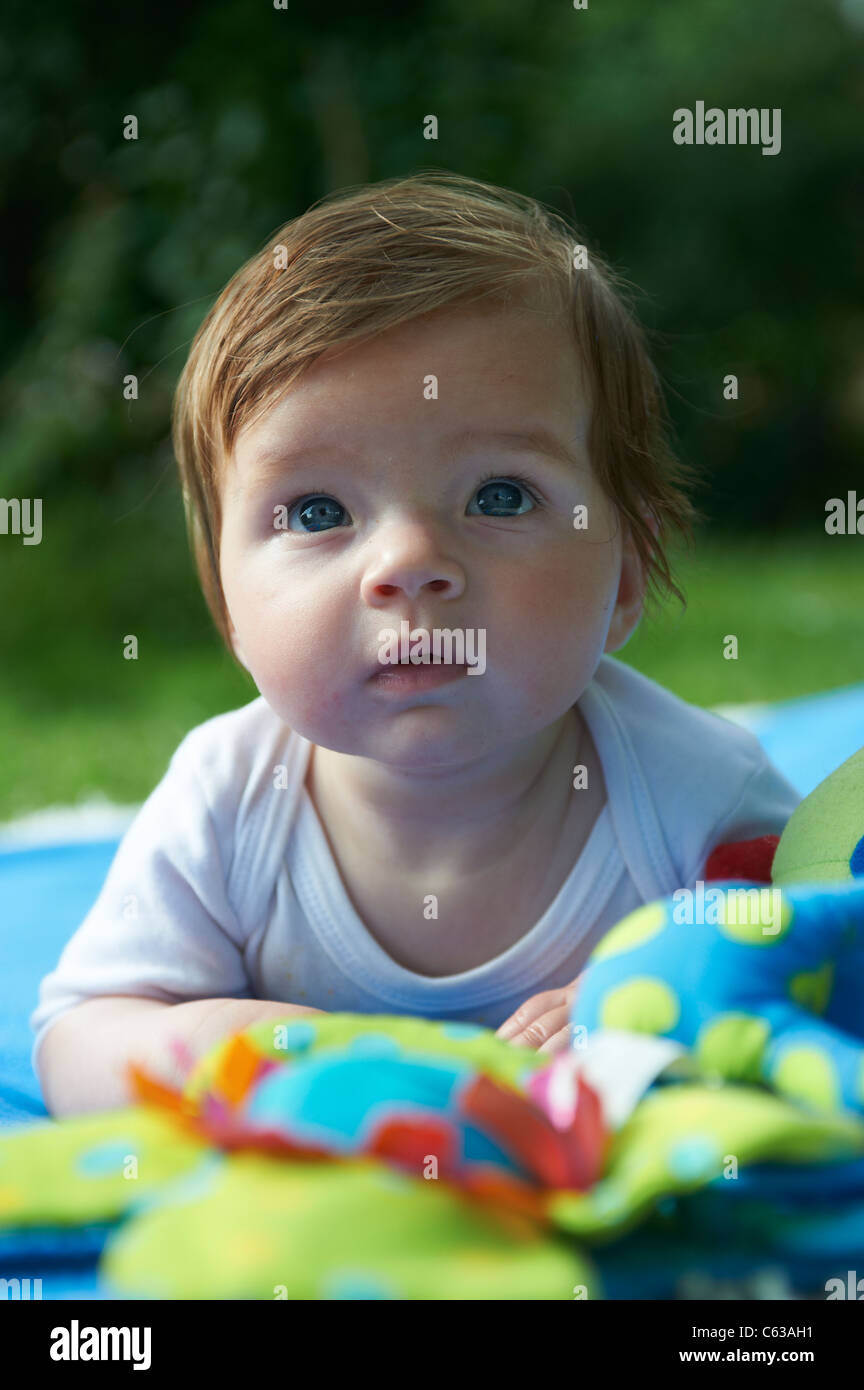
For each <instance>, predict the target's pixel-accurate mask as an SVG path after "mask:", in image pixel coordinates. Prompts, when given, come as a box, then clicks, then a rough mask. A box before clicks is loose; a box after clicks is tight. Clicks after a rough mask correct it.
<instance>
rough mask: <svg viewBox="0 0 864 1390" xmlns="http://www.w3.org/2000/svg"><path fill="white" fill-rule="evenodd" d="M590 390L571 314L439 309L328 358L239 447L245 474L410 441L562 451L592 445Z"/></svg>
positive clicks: (436, 446)
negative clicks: (589, 433)
mask: <svg viewBox="0 0 864 1390" xmlns="http://www.w3.org/2000/svg"><path fill="white" fill-rule="evenodd" d="M588 417H589V409H588V391H587V388H586V381H585V374H584V369H583V364H582V361H581V357H580V354H579V352H578V349H577V346H576V343H575V340H574V337H573V333H572V329H571V327H570V324H569V322H568V320H567V319H566V318H565V317H564V316H563V315H562V314H561V313H560V312H557V313H556V312H551V311H549V310H546V309H542V308H541V309H538V308H536V307H534V306H524V305H516V306H512V307H508V308H501V307H499V306H496V307H488V306H486V307H481V308H476V307H473V306H467V307H463V308H457V309H453V308H450V309H444V310H438V311H436V312H435V313H434V314H429V315H424V316H423V317H422V318H420V319H413V320H409V321H408V322H405V323H401V324H399V325H397V326H396V327H395V328H391V329H388V330H387V331H386V332H384V333H382V334H380V335H378V336H377V337H375V338H372V339H366V340H364V341H362V342H360V343H355V344H352V345H350V346H348V347H341V348H335V349H333V350H331V351H329V352H327V353H325V354H324V355H322V356H321V357H319V358H318V359H317V360H316V361H315V362H314V363H313V364H312V366H311V367H309V368H307V369H306V370H305V371H304V372H303V373H302V374H301V375H300V376H299V377H298V378H297V379H296V380H295V381H294V382H293V383H292V384H291V386H290V387H289V388H288V389H287V390H284V391H283V392H282V393H281V394H275V395H274V397H273V399H272V400H271V403H270V404H269V406H267V407H265V408H264V409H263V411H262V412H261V414H260V415H259V416H258V418H256V419H255V420H254V421H253V422H252V423H251V425H247V426H246V427H244V428H241V430H240V432H239V434H238V436H237V440H236V442H235V447H234V450H233V456H232V460H231V462H232V464H233V469H234V473H235V482H236V483H239V484H240V485H241V486H242V485H243V484H245V483H248V482H250V481H252V480H253V479H254V480H255V481H256V482H260V481H261V480H262V479H266V477H267V476H268V475H272V474H274V473H276V474H278V473H280V471H281V473H282V474H283V475H284V472H285V470H286V469H288V468H289V467H290V466H291V464H292V463H296V462H298V461H301V460H303V459H305V460H308V461H309V462H315V461H316V460H320V459H323V458H324V457H325V456H328V455H329V456H330V457H333V458H337V457H338V456H339V455H340V454H342V453H347V454H351V453H352V452H353V454H354V455H356V454H357V452H358V448H360V447H361V446H363V447H368V449H369V450H370V452H373V453H374V452H378V451H382V450H383V451H385V452H386V451H388V450H389V449H392V448H400V449H401V448H404V445H405V440H406V438H409V439H410V440H412V441H413V442H414V444H415V446H416V444H417V442H418V441H419V442H420V443H421V444H422V447H423V448H424V450H428V451H429V452H430V453H431V452H444V451H448V450H452V449H455V448H459V449H470V448H477V449H482V448H483V447H485V446H486V445H488V444H495V445H497V446H499V447H505V448H508V449H511V450H516V449H521V450H522V451H523V452H536V451H538V450H539V451H543V452H551V453H553V454H554V453H556V452H558V453H561V452H562V451H564V452H566V451H567V450H572V449H573V447H574V446H575V447H576V448H577V450H578V448H579V447H580V446H582V445H584V443H585V437H586V431H587V425H588Z"/></svg>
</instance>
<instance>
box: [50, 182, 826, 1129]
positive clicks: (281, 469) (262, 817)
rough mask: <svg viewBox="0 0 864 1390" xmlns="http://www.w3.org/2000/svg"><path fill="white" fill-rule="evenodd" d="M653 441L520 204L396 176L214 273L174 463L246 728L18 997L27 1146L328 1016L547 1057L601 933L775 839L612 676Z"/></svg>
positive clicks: (566, 255)
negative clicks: (473, 1037) (135, 1091)
mask: <svg viewBox="0 0 864 1390" xmlns="http://www.w3.org/2000/svg"><path fill="white" fill-rule="evenodd" d="M665 421H666V417H665V412H664V406H663V402H662V396H661V393H660V389H659V386H658V382H657V377H656V374H655V372H654V370H653V367H652V365H651V362H650V359H649V356H648V354H647V351H646V348H645V343H644V338H643V334H642V332H641V330H640V328H639V326H638V324H637V322H636V321H635V319H634V317H633V316H632V314H631V312H630V310H629V309H628V308H627V307H626V305H625V304H624V302H623V301H622V298H621V296H620V293H619V289H618V283H617V281H616V277H615V276H614V275H613V273H612V272H611V271H610V270H609V268H608V267H607V266H605V265H604V264H603V263H602V261H601V260H600V259H599V258H598V257H597V255H596V254H595V253H594V252H593V251H592V250H590V249H588V248H586V247H585V246H584V244H583V243H581V241H580V239H579V237H578V234H577V233H576V232H575V231H574V229H573V228H572V227H570V226H569V225H568V224H567V223H566V222H565V221H564V220H563V219H561V218H560V217H558V216H557V215H555V214H553V213H550V212H549V211H548V210H546V209H544V208H542V207H541V206H540V205H538V204H537V203H535V202H534V201H532V200H531V199H529V198H525V197H522V196H520V195H517V194H514V193H510V192H507V191H505V190H503V189H500V188H496V187H492V186H489V185H487V184H484V183H479V182H476V181H474V180H472V179H467V178H463V177H460V176H457V175H452V174H447V173H444V172H433V173H425V174H420V175H418V176H415V177H410V178H405V179H401V180H389V181H387V182H385V183H382V184H378V185H375V186H372V187H364V188H361V189H359V191H358V190H354V191H349V192H348V193H347V194H340V195H336V196H333V197H330V198H328V199H325V200H323V201H322V202H320V203H318V204H316V205H315V206H313V207H312V208H311V209H310V210H309V211H308V212H306V213H305V214H304V215H303V216H301V217H299V218H297V219H296V220H295V221H293V222H290V223H288V224H287V225H286V226H284V227H282V228H281V229H280V231H279V232H278V233H277V234H276V236H275V237H274V238H273V239H272V241H270V242H268V243H267V245H266V246H265V247H264V248H263V249H262V250H261V251H260V252H259V253H258V254H257V255H255V256H254V257H253V258H252V259H251V260H250V261H249V262H248V263H247V264H246V265H244V266H243V267H242V268H241V269H240V270H239V271H238V272H237V274H236V275H235V276H234V277H233V279H232V280H231V281H230V283H229V284H228V286H227V287H226V288H225V290H224V291H223V292H222V294H221V295H220V297H219V299H218V300H217V302H216V304H215V305H214V307H213V308H212V309H211V311H210V313H209V314H208V315H207V317H206V319H205V320H204V322H203V324H202V326H201V328H200V329H199V331H198V334H197V336H196V338H195V340H194V342H193V345H192V348H191V351H190V355H189V359H188V362H187V364H186V366H185V369H184V371H183V375H182V377H181V380H180V383H179V386H178V391H177V397H176V403H175V420H174V443H175V451H176V454H177V458H178V462H179V466H180V471H181V476H182V480H183V488H184V499H185V503H186V508H187V517H188V520H189V524H190V531H191V536H192V541H193V546H194V550H195V554H196V558H197V563H198V567H199V573H200V576H201V580H202V583H203V587H204V591H205V594H206V596H207V600H208V603H209V606H210V609H211V612H212V614H213V617H214V620H215V622H216V624H217V626H218V628H219V631H220V632H221V634H222V636H223V638H224V640H225V642H226V643H227V644H228V645H229V647H230V649H231V651H232V652H233V654H234V655H235V657H236V658H237V660H238V661H239V662H241V663H242V665H243V666H244V667H245V668H246V670H247V671H248V672H249V674H250V676H251V677H252V679H253V681H254V683H255V686H256V688H257V690H258V691H259V692H260V696H259V698H257V699H255V700H253V701H252V702H251V703H250V704H248V705H246V706H244V707H243V708H241V709H238V710H233V711H231V712H229V713H227V714H222V715H219V716H217V717H216V718H214V719H210V720H208V721H207V722H206V723H205V724H202V725H201V726H200V727H198V728H196V729H193V730H192V732H191V733H190V734H188V735H187V737H186V738H185V739H184V740H183V742H182V743H181V744H180V746H179V748H178V749H177V751H176V752H175V754H174V756H173V758H172V760H171V763H170V766H169V768H168V770H167V772H166V774H165V776H164V777H163V779H162V781H161V782H160V783H159V785H158V786H157V787H156V789H155V791H153V792H152V794H151V795H150V797H149V799H148V800H147V801H146V803H145V804H144V806H143V808H142V809H141V811H140V812H139V814H138V816H137V819H136V820H135V822H134V824H133V825H132V826H131V828H130V829H129V831H128V833H127V834H126V836H125V838H124V840H123V842H122V844H121V846H120V848H119V850H118V852H117V855H116V858H115V860H114V863H113V864H112V867H111V870H110V872H109V874H108V877H107V880H106V882H105V885H104V887H103V889H102V892H101V893H100V895H99V898H98V900H97V901H96V903H95V905H94V906H93V908H92V910H91V911H90V913H89V914H88V916H87V917H86V919H85V920H84V922H83V923H82V925H81V926H80V927H79V929H78V930H77V932H76V933H75V935H74V936H73V937H72V939H71V940H70V941H69V943H68V944H67V946H66V948H65V950H64V951H63V954H62V956H61V958H60V961H59V963H58V966H57V968H56V969H55V970H54V971H53V972H52V973H51V974H50V975H48V976H47V978H46V979H45V980H44V981H43V982H42V986H41V991H40V999H39V1004H38V1007H37V1008H36V1009H35V1011H34V1013H33V1015H32V1019H31V1022H32V1026H33V1027H34V1029H35V1030H36V1034H37V1036H36V1040H35V1045H34V1049H33V1061H34V1066H36V1068H37V1073H38V1076H39V1078H40V1082H41V1085H42V1089H43V1093H44V1096H45V1100H46V1104H47V1105H48V1106H49V1108H50V1109H51V1110H52V1111H53V1112H55V1113H57V1114H63V1113H69V1112H73V1111H79V1110H86V1109H95V1108H100V1107H105V1106H112V1105H120V1104H124V1103H126V1102H127V1101H128V1099H129V1096H128V1091H127V1089H126V1082H125V1072H124V1069H125V1065H126V1063H127V1061H128V1060H129V1059H133V1058H134V1059H137V1060H139V1061H140V1062H142V1063H143V1064H144V1065H147V1066H149V1068H150V1069H151V1070H154V1071H159V1072H160V1073H161V1074H163V1075H165V1076H166V1079H170V1080H176V1078H177V1076H178V1075H179V1068H180V1062H179V1061H178V1060H177V1059H178V1055H179V1054H178V1048H177V1043H178V1042H179V1043H181V1044H182V1045H183V1048H184V1049H185V1053H186V1055H187V1056H188V1055H192V1056H197V1055H200V1053H201V1052H202V1051H203V1050H205V1049H206V1048H207V1047H209V1046H210V1045H211V1044H213V1043H214V1042H215V1041H217V1040H218V1039H219V1038H221V1037H223V1036H224V1035H226V1034H227V1033H230V1032H233V1031H236V1030H238V1029H241V1028H243V1027H246V1026H248V1025H249V1024H251V1023H253V1022H256V1021H258V1020H260V1019H266V1018H284V1017H285V1016H287V1015H294V1014H307V1013H312V1012H316V1011H319V1010H326V1011H332V1010H351V1011H357V1012H367V1013H391V1014H393V1013H396V1014H418V1015H426V1016H428V1017H432V1018H437V1019H442V1020H452V1021H473V1022H477V1023H481V1024H485V1025H487V1026H489V1027H492V1028H496V1029H498V1030H499V1031H500V1032H501V1035H502V1036H504V1037H508V1038H510V1039H511V1040H512V1042H513V1043H514V1044H516V1045H524V1046H533V1047H540V1048H541V1049H542V1050H545V1051H549V1052H553V1051H556V1050H557V1049H558V1048H560V1047H562V1046H566V1045H567V1041H568V1039H567V1016H568V1008H569V1004H570V1000H571V999H572V995H573V989H574V985H575V981H576V978H577V976H578V974H579V972H580V970H581V968H582V966H583V965H584V962H585V960H586V958H587V957H588V955H589V954H590V952H591V950H592V948H593V947H594V946H595V945H596V943H597V942H598V941H599V939H600V938H601V937H602V936H603V934H604V933H605V932H606V931H608V930H609V929H610V928H611V927H612V926H613V925H614V924H615V923H616V922H618V921H619V920H620V919H621V918H622V917H624V916H625V915H626V914H627V913H628V912H630V911H632V910H633V909H634V908H636V907H638V906H639V905H640V904H642V903H644V902H648V901H651V900H652V899H655V898H659V897H662V896H664V895H665V894H668V893H671V892H673V891H674V890H675V889H676V888H681V887H687V886H692V885H693V884H694V883H695V882H696V881H698V879H699V877H700V875H701V872H702V870H703V869H704V865H705V861H706V858H707V856H708V854H709V853H710V852H711V850H712V849H713V848H714V847H715V846H716V845H718V844H720V843H722V842H725V841H730V840H736V839H746V838H750V837H753V836H757V835H762V834H771V833H778V834H779V832H780V831H781V830H782V829H783V826H784V825H785V823H786V821H787V820H788V818H789V816H790V815H791V813H792V811H793V809H794V807H795V806H796V805H797V803H798V800H799V798H798V796H797V794H796V793H795V791H794V790H793V788H792V787H791V786H790V785H789V784H788V782H786V781H785V780H784V779H783V778H782V777H781V776H780V774H779V773H778V772H777V771H776V769H775V768H774V767H773V766H772V765H771V763H770V762H769V761H768V759H767V758H766V756H765V755H764V753H763V752H762V750H761V748H760V745H759V744H758V742H757V741H756V739H755V738H754V737H753V736H752V735H751V734H749V733H747V732H745V731H743V730H742V729H740V728H738V727H736V726H735V725H733V724H731V723H729V722H728V721H726V720H723V719H721V718H720V717H718V716H716V715H713V714H710V713H707V712H705V711H703V710H701V709H698V708H696V707H694V706H692V705H689V704H687V703H685V702H684V701H682V700H680V699H678V698H677V697H676V696H674V695H672V694H671V693H670V692H668V691H666V690H664V689H663V688H662V687H661V686H659V685H657V684H656V683H655V682H653V681H651V680H648V679H647V678H646V677H644V676H642V675H639V674H638V673H637V672H636V671H634V670H633V669H631V668H630V667H628V666H626V665H624V664H622V663H620V662H617V661H615V660H614V659H613V658H612V657H611V655H610V653H612V652H616V651H618V650H620V648H621V647H623V646H624V645H625V643H626V642H627V640H628V638H629V637H630V636H631V634H632V633H633V631H634V629H635V627H636V626H637V624H638V622H639V620H640V617H641V615H642V611H643V606H644V605H645V603H646V601H648V600H652V599H654V598H655V597H656V596H657V594H662V593H664V592H666V593H672V594H674V595H676V596H677V597H679V598H680V597H681V594H680V590H679V589H678V587H677V586H676V584H675V582H674V580H673V577H672V573H671V569H670V565H669V560H668V556H667V546H668V542H669V538H670V535H671V534H672V532H673V531H675V530H677V531H678V532H679V533H680V534H681V535H684V536H686V535H689V534H690V529H691V522H692V518H693V517H694V516H695V513H694V511H693V508H692V506H691V503H690V501H689V499H688V497H687V493H686V485H687V483H688V482H689V481H690V477H689V474H688V471H687V470H686V469H685V468H683V467H682V465H681V464H680V463H678V462H677V461H676V459H675V458H674V456H673V455H672V453H671V451H670V448H669V444H668V437H667V428H666V423H665ZM481 658H482V659H481Z"/></svg>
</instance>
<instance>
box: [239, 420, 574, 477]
mask: <svg viewBox="0 0 864 1390" xmlns="http://www.w3.org/2000/svg"><path fill="white" fill-rule="evenodd" d="M443 442H444V445H445V446H446V448H447V451H448V452H450V451H451V450H453V449H455V448H458V447H459V446H460V445H465V444H479V445H483V444H495V445H497V446H499V447H500V446H502V445H503V446H504V447H505V448H509V449H512V450H514V452H515V451H516V450H521V451H522V452H524V453H534V454H545V455H546V456H547V457H548V458H551V459H554V460H555V461H556V462H557V463H560V464H561V465H562V466H563V467H565V468H568V469H572V468H580V467H584V466H585V458H584V457H583V456H582V455H581V453H580V452H579V451H578V450H577V449H576V448H572V449H571V448H568V447H567V445H566V444H564V443H563V442H562V441H561V440H560V439H559V438H558V437H557V435H555V434H553V433H552V432H551V431H550V430H547V429H544V428H543V427H542V426H541V427H540V428H538V429H535V430H494V429H490V430H484V429H477V428H471V429H465V430H459V431H457V432H456V433H455V434H451V435H448V436H447V438H446V439H445V440H444V441H443ZM338 453H339V450H338V449H337V448H335V447H332V446H330V445H326V444H319V445H314V446H311V447H310V448H308V449H289V450H284V451H279V450H276V451H274V450H268V451H267V452H266V453H264V454H263V455H262V456H261V458H260V459H256V461H255V478H254V482H253V484H252V486H253V487H255V488H256V489H257V488H260V487H266V486H268V485H269V484H270V483H271V482H276V481H278V480H279V479H280V478H282V477H284V475H285V472H286V471H287V470H288V469H290V468H291V467H292V466H297V465H300V464H303V463H313V462H314V461H315V460H316V459H317V458H319V457H324V456H331V457H333V456H335V455H337V454H338Z"/></svg>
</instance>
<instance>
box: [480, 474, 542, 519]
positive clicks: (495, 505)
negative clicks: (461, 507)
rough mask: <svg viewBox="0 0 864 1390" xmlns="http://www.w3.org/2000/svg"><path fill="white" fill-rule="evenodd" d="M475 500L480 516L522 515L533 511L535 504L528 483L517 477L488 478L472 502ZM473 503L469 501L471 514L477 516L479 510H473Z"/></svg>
mask: <svg viewBox="0 0 864 1390" xmlns="http://www.w3.org/2000/svg"><path fill="white" fill-rule="evenodd" d="M474 500H476V502H477V507H478V511H479V515H480V516H522V515H524V513H525V512H528V511H533V509H534V506H535V501H534V498H533V497H532V495H531V493H530V491H529V489H528V487H527V486H526V484H525V483H523V482H521V481H519V480H517V479H515V478H509V479H508V478H487V480H486V482H485V483H482V484H481V485H480V487H478V489H477V491H476V492H475V494H474V498H473V499H472V503H473V501H474ZM526 504H527V505H526ZM471 505H472V504H471V503H469V507H468V513H469V515H471V516H477V515H478V512H472V511H471Z"/></svg>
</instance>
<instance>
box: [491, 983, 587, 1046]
mask: <svg viewBox="0 0 864 1390" xmlns="http://www.w3.org/2000/svg"><path fill="white" fill-rule="evenodd" d="M568 988H569V987H568ZM569 1004H570V1001H569V999H568V997H567V989H546V990H543V992H542V994H532V995H531V998H530V999H526V1000H525V1003H524V1004H522V1005H520V1007H519V1008H518V1009H517V1010H516V1012H515V1014H511V1015H510V1017H509V1018H508V1019H506V1020H505V1021H504V1023H502V1024H501V1027H500V1028H499V1029H498V1031H497V1033H496V1035H495V1036H496V1037H499V1038H504V1039H505V1041H507V1042H512V1040H513V1039H514V1038H515V1037H517V1036H518V1035H519V1034H520V1033H524V1032H525V1030H526V1028H528V1027H530V1025H531V1024H533V1023H534V1022H535V1021H536V1020H537V1019H539V1018H541V1017H542V1016H543V1014H545V1013H549V1012H550V1010H552V1009H562V1008H563V1009H564V1010H565V1011H566V1010H567V1009H569ZM541 1042H545V1038H543V1039H541Z"/></svg>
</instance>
